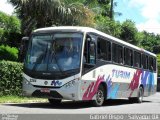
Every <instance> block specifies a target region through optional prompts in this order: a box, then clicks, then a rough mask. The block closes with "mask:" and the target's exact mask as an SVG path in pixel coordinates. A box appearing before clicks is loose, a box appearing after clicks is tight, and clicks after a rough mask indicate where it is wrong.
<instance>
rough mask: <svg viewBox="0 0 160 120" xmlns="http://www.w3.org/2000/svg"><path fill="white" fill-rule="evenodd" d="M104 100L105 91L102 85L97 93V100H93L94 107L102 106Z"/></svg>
mask: <svg viewBox="0 0 160 120" xmlns="http://www.w3.org/2000/svg"><path fill="white" fill-rule="evenodd" d="M104 100H105V89H104V87H103V86H102V85H100V86H99V88H98V91H97V93H96V99H95V100H93V105H94V106H96V107H99V106H102V105H103V103H104Z"/></svg>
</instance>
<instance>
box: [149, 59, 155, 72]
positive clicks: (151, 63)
mask: <svg viewBox="0 0 160 120" xmlns="http://www.w3.org/2000/svg"><path fill="white" fill-rule="evenodd" d="M153 66H154V65H153V58H152V57H149V70H151V71H153V70H154V68H153Z"/></svg>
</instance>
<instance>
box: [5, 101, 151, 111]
mask: <svg viewBox="0 0 160 120" xmlns="http://www.w3.org/2000/svg"><path fill="white" fill-rule="evenodd" d="M143 102H144V103H146V102H151V101H143ZM127 104H137V103H134V102H131V101H129V100H122V99H116V100H107V101H105V103H104V105H103V106H102V107H105V106H106V107H107V106H119V105H127ZM5 105H6V106H17V107H27V108H42V109H80V108H90V107H94V106H93V105H92V103H91V102H82V101H77V102H74V101H63V102H62V103H61V104H58V105H51V104H49V103H20V104H5Z"/></svg>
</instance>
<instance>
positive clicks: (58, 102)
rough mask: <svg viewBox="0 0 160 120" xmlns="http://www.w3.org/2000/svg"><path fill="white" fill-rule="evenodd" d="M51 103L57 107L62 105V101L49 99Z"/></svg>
mask: <svg viewBox="0 0 160 120" xmlns="http://www.w3.org/2000/svg"><path fill="white" fill-rule="evenodd" d="M48 101H49V103H50V104H52V105H57V104H60V103H61V101H62V100H61V99H48Z"/></svg>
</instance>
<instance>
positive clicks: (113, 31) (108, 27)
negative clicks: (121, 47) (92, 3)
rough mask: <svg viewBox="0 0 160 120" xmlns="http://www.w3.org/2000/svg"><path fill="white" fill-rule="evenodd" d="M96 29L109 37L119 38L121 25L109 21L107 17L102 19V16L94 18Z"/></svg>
mask: <svg viewBox="0 0 160 120" xmlns="http://www.w3.org/2000/svg"><path fill="white" fill-rule="evenodd" d="M96 20H97V21H96V27H95V28H96V29H98V30H100V31H102V32H105V33H107V34H109V35H112V36H115V37H118V38H120V35H121V24H120V22H116V21H113V20H111V19H110V18H109V17H104V16H102V15H99V16H97V18H96Z"/></svg>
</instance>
